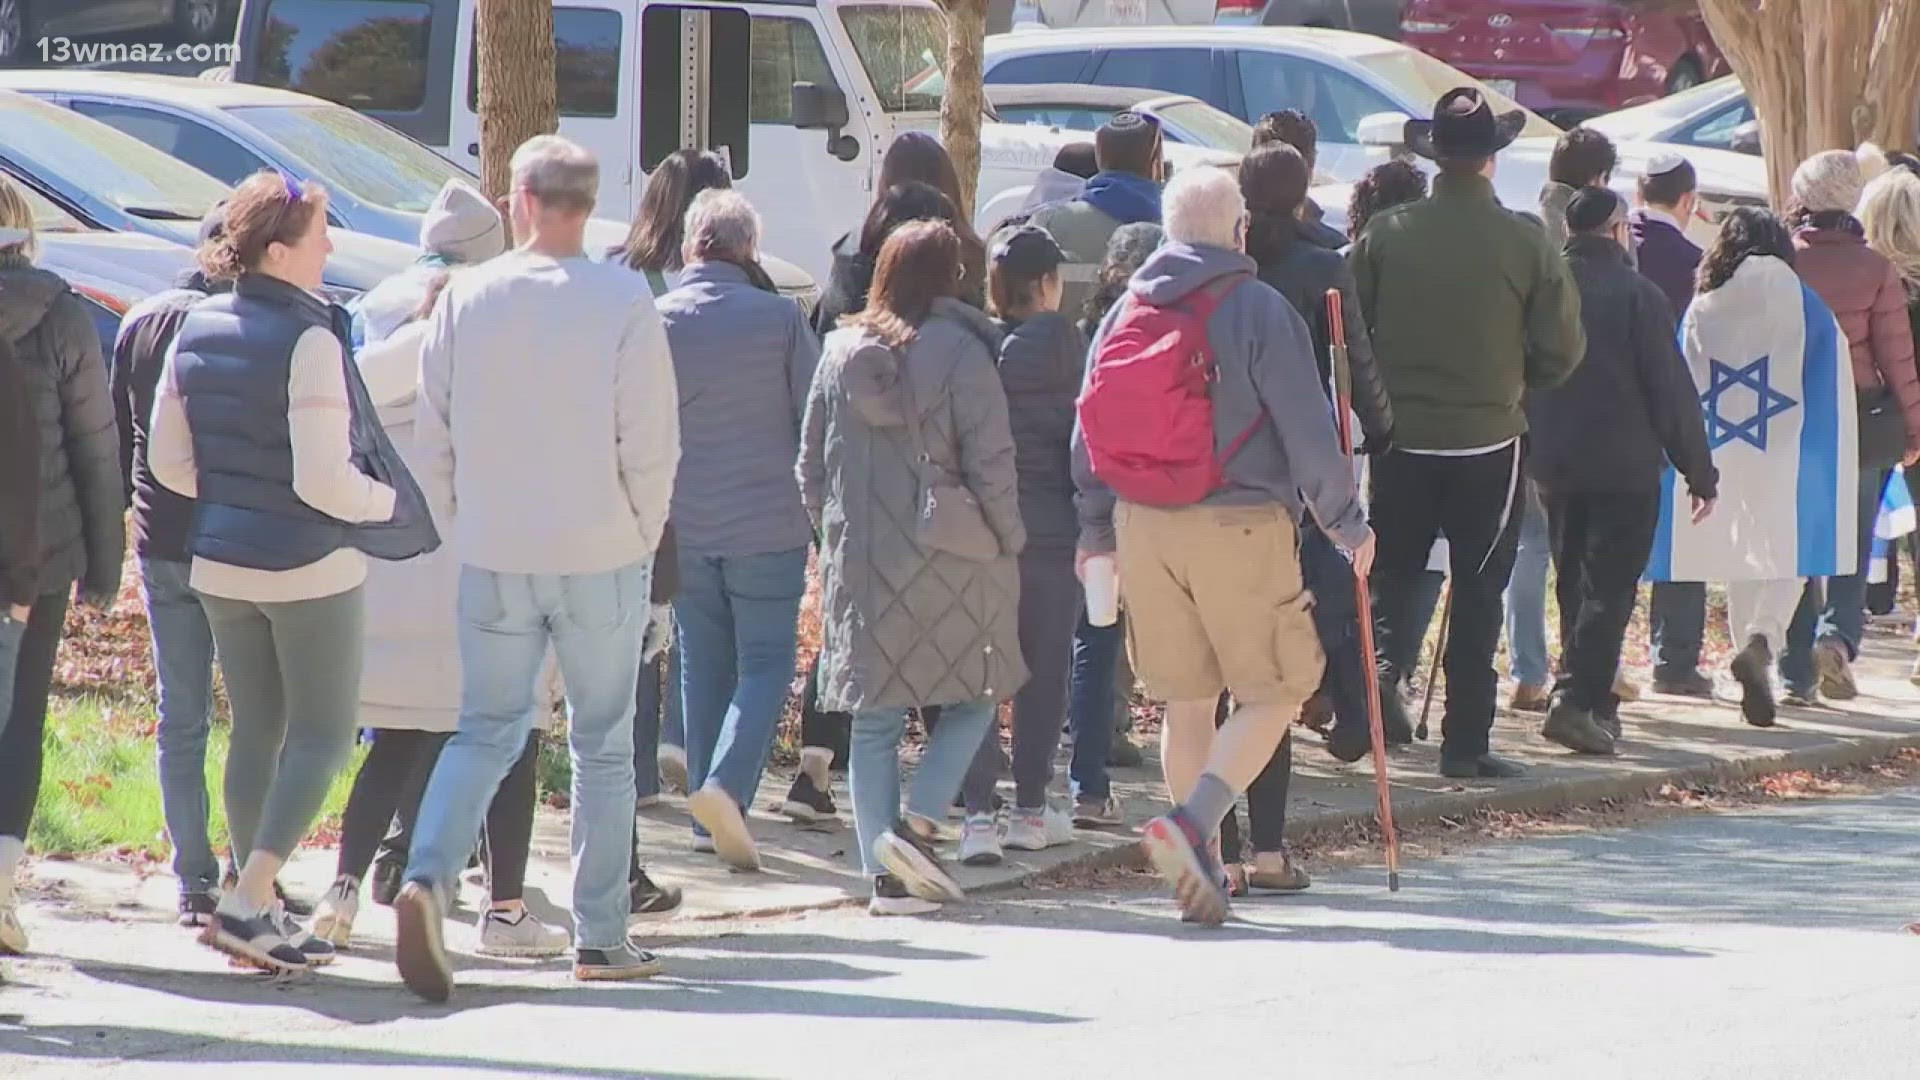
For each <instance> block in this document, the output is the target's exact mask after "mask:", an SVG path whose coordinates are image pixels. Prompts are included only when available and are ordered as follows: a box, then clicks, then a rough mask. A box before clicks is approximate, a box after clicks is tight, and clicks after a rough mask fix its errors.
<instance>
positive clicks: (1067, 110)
mask: <svg viewBox="0 0 1920 1080" xmlns="http://www.w3.org/2000/svg"><path fill="white" fill-rule="evenodd" d="M993 111H994V112H996V113H998V114H1000V119H1001V120H1003V121H1005V122H1006V123H1009V124H1041V125H1044V126H1047V127H1057V128H1064V129H1066V130H1068V131H1094V130H1096V129H1098V128H1099V127H1100V125H1101V124H1104V123H1106V122H1107V120H1108V119H1109V118H1110V117H1112V116H1113V113H1114V110H1112V109H1095V108H1092V107H1090V106H1086V105H1008V106H1004V107H1002V106H995V107H994V110H993Z"/></svg>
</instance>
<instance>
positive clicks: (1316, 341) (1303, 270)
mask: <svg viewBox="0 0 1920 1080" xmlns="http://www.w3.org/2000/svg"><path fill="white" fill-rule="evenodd" d="M1295 234H1296V235H1295V236H1294V239H1293V242H1292V243H1290V244H1288V245H1286V246H1285V247H1284V248H1282V249H1281V250H1280V251H1279V252H1278V253H1277V254H1275V255H1274V256H1273V257H1271V258H1270V259H1269V260H1268V261H1267V262H1264V263H1261V264H1260V280H1261V281H1264V282H1266V283H1267V284H1269V285H1271V286H1273V287H1274V288H1275V289H1278V290H1279V291H1280V295H1282V296H1284V297H1286V298H1287V300H1288V301H1289V302H1291V303H1292V304H1293V308H1294V310H1295V311H1298V312H1299V313H1300V317H1301V318H1302V319H1304V320H1306V323H1307V329H1308V330H1310V331H1312V332H1313V353H1314V356H1315V357H1316V358H1317V359H1318V360H1319V361H1320V381H1321V382H1322V383H1327V382H1329V381H1330V380H1331V379H1332V378H1333V372H1332V370H1331V369H1330V368H1329V367H1328V364H1329V357H1330V356H1331V353H1330V352H1329V351H1328V349H1329V346H1330V345H1331V344H1332V340H1333V339H1332V331H1331V330H1330V329H1329V327H1328V324H1327V290H1328V289H1339V290H1340V313H1341V316H1342V320H1343V321H1344V322H1345V323H1346V324H1347V366H1348V367H1350V368H1352V369H1353V411H1354V412H1355V413H1356V414H1357V415H1358V416H1359V417H1360V430H1361V433H1362V434H1364V435H1365V436H1366V438H1367V441H1368V443H1369V444H1370V445H1369V446H1368V449H1369V450H1372V451H1378V450H1384V449H1385V448H1386V446H1387V444H1388V443H1389V442H1391V440H1392V437H1393V406H1392V405H1391V404H1390V403H1389V402H1388V401H1387V384H1386V382H1385V381H1384V380H1383V379H1381V377H1380V365H1379V364H1378V363H1376V362H1375V361H1374V358H1373V343H1372V341H1370V340H1369V339H1368V337H1367V320H1366V318H1365V313H1364V312H1362V311H1361V310H1360V297H1359V295H1358V294H1357V293H1356V292H1355V290H1354V284H1353V271H1352V270H1351V269H1349V268H1348V267H1347V260H1346V259H1344V258H1342V257H1341V256H1340V253H1339V252H1337V251H1333V250H1331V249H1329V248H1325V247H1322V246H1320V245H1319V244H1318V243H1315V242H1314V241H1313V237H1312V235H1311V233H1310V231H1309V228H1308V227H1307V226H1304V225H1302V226H1298V227H1296V229H1295Z"/></svg>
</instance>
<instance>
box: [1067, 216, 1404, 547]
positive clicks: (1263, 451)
mask: <svg viewBox="0 0 1920 1080" xmlns="http://www.w3.org/2000/svg"><path fill="white" fill-rule="evenodd" d="M1255 269H1256V268H1255V266H1254V264H1253V260H1252V259H1250V258H1248V257H1247V256H1246V255H1244V254H1242V253H1241V252H1238V251H1233V250H1230V249H1227V248H1221V247H1212V246H1208V245H1196V244H1183V243H1174V242H1168V243H1167V244H1166V245H1164V246H1162V247H1161V248H1160V249H1159V250H1157V251H1155V252H1154V253H1153V254H1152V255H1150V256H1148V257H1147V261H1146V262H1145V263H1142V264H1141V266H1140V269H1139V270H1138V271H1136V272H1135V273H1134V275H1133V280H1132V281H1131V282H1130V283H1129V285H1128V288H1129V289H1130V290H1131V292H1132V294H1133V296H1134V298H1135V299H1136V300H1144V301H1146V302H1147V303H1150V304H1159V305H1166V304H1173V303H1177V302H1179V301H1180V300H1181V299H1183V298H1184V297H1186V296H1187V295H1188V294H1189V293H1192V292H1194V291H1195V290H1197V289H1200V288H1203V287H1205V286H1207V285H1209V284H1211V283H1213V282H1214V281H1216V280H1218V279H1219V278H1221V277H1224V276H1226V275H1228V274H1245V275H1246V278H1247V280H1245V281H1243V282H1241V283H1240V284H1239V285H1236V286H1234V287H1233V289H1232V291H1230V292H1228V293H1227V295H1226V298H1225V299H1223V300H1222V301H1221V302H1220V306H1219V307H1218V308H1217V309H1215V310H1214V313H1213V318H1212V319H1211V320H1210V321H1209V322H1208V324H1207V333H1208V336H1209V338H1210V339H1211V344H1212V346H1213V354H1214V361H1215V364H1216V366H1217V369H1218V377H1217V378H1216V379H1215V381H1214V384H1213V438H1214V445H1215V446H1216V447H1217V448H1220V449H1222V450H1224V449H1225V448H1226V447H1227V446H1228V445H1230V444H1231V443H1232V442H1233V440H1234V439H1236V438H1238V437H1239V435H1240V433H1241V432H1243V431H1245V430H1247V428H1248V427H1249V426H1250V425H1253V424H1254V423H1255V422H1256V421H1259V422H1260V426H1259V428H1258V429H1257V430H1256V431H1255V432H1254V434H1253V436H1252V437H1251V438H1249V439H1248V440H1247V442H1246V445H1245V446H1243V447H1242V448H1241V449H1240V452H1239V453H1238V454H1235V455H1234V456H1233V458H1232V459H1231V460H1229V461H1227V462H1226V483H1224V484H1222V485H1221V486H1220V488H1219V489H1218V490H1216V491H1215V492H1214V493H1213V494H1212V495H1209V496H1207V498H1206V499H1205V500H1204V501H1203V504H1204V505H1208V506H1257V505H1260V504H1262V503H1276V502H1277V503H1280V504H1282V505H1284V506H1286V507H1287V508H1288V509H1289V510H1291V511H1293V513H1294V515H1295V517H1296V518H1297V517H1298V516H1299V514H1300V513H1301V511H1302V510H1305V511H1306V512H1307V513H1310V514H1312V515H1313V519H1314V521H1316V522H1318V523H1319V525H1320V528H1321V529H1322V530H1323V531H1324V532H1326V534H1327V535H1328V536H1330V537H1332V538H1333V541H1334V542H1335V543H1336V544H1339V545H1340V546H1341V547H1344V548H1347V549H1349V550H1351V549H1352V548H1353V547H1355V546H1357V545H1358V544H1360V543H1361V542H1362V541H1364V540H1365V539H1366V537H1367V522H1366V513H1365V511H1364V509H1363V508H1362V507H1361V505H1360V498H1359V494H1358V493H1357V492H1356V491H1355V489H1354V481H1353V467H1352V466H1351V465H1350V464H1349V463H1348V461H1347V459H1346V456H1345V455H1343V454H1342V453H1341V452H1340V443H1339V441H1338V437H1337V436H1336V434H1335V432H1334V429H1333V411H1332V410H1331V409H1330V408H1328V407H1327V398H1326V394H1325V393H1324V391H1323V390H1322V388H1321V386H1320V365H1319V363H1318V362H1317V361H1316V360H1315V359H1314V354H1313V338H1312V336H1311V335H1310V334H1309V333H1308V331H1307V324H1306V323H1304V322H1302V321H1301V319H1300V315H1299V313H1298V312H1296V311H1295V310H1294V309H1293V305H1292V304H1291V303H1289V302H1288V301H1287V298H1286V297H1284V296H1282V295H1280V293H1279V292H1277V291H1276V290H1275V289H1274V288H1273V287H1272V286H1270V285H1268V284H1266V283H1265V282H1263V281H1261V280H1260V279H1259V278H1257V277H1255V276H1254V272H1255ZM1124 307H1125V305H1122V304H1116V305H1114V307H1113V310H1111V311H1109V312H1108V313H1107V317H1106V318H1105V319H1104V320H1102V322H1101V324H1100V329H1099V331H1098V332H1096V333H1095V334H1094V338H1093V345H1092V350H1091V351H1090V352H1089V353H1088V355H1089V356H1094V355H1097V354H1098V353H1099V350H1100V343H1101V341H1102V340H1103V339H1105V337H1106V336H1107V332H1108V330H1109V329H1110V328H1111V327H1112V325H1113V321H1114V319H1115V318H1116V317H1117V315H1118V313H1119V312H1120V311H1121V310H1123V309H1124ZM1088 375H1089V377H1090V376H1091V375H1092V369H1091V367H1089V369H1088ZM1084 392H1085V389H1084V385H1083V388H1082V393H1084ZM1263 415H1264V416H1265V420H1262V416H1263ZM1073 479H1074V484H1075V486H1077V487H1078V488H1079V491H1080V499H1079V509H1080V546H1081V547H1082V548H1083V549H1085V550H1087V551H1089V552H1094V553H1105V552H1111V551H1113V549H1114V538H1113V506H1114V494H1113V492H1112V490H1111V489H1109V488H1108V487H1107V485H1106V484H1104V483H1102V482H1101V481H1100V479H1099V478H1098V477H1096V476H1094V475H1093V469H1092V466H1091V465H1090V463H1089V461H1088V457H1087V444H1086V436H1085V433H1084V432H1083V431H1082V430H1081V429H1080V428H1079V427H1078V426H1077V425H1076V426H1075V428H1074V432H1073Z"/></svg>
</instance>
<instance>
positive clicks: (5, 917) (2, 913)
mask: <svg viewBox="0 0 1920 1080" xmlns="http://www.w3.org/2000/svg"><path fill="white" fill-rule="evenodd" d="M25 955H27V928H26V927H24V926H21V925H20V910H19V909H18V908H17V907H15V906H14V903H13V901H11V900H8V901H5V902H0V956H25Z"/></svg>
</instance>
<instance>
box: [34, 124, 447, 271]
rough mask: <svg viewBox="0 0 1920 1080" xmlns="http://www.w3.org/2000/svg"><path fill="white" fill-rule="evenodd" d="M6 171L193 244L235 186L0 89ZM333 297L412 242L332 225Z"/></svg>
mask: <svg viewBox="0 0 1920 1080" xmlns="http://www.w3.org/2000/svg"><path fill="white" fill-rule="evenodd" d="M0 169H4V170H5V171H6V172H7V173H8V174H9V175H10V176H12V177H13V178H14V179H15V180H17V181H19V182H20V183H21V184H23V185H24V186H26V187H28V188H30V189H32V190H33V191H34V192H35V193H37V194H38V195H39V196H40V197H41V198H42V199H44V200H45V201H47V202H50V203H52V204H53V205H55V206H57V207H59V208H60V209H61V210H62V211H64V212H65V213H67V214H69V215H71V216H73V217H74V218H76V219H78V220H79V221H80V222H82V223H83V224H85V225H87V226H89V227H91V228H96V229H107V230H111V231H113V232H136V233H145V234H147V235H149V236H155V237H158V238H160V239H162V240H167V241H171V242H173V243H176V244H183V245H188V246H191V245H192V244H193V243H194V242H195V240H196V238H197V234H198V232H199V228H200V219H201V217H203V216H204V215H205V214H206V212H207V210H208V209H209V208H210V207H212V206H213V204H214V203H215V202H218V201H219V200H220V199H222V198H224V197H225V196H226V194H227V192H228V190H229V186H228V185H226V184H223V183H221V182H220V181H218V180H216V179H214V178H213V177H211V176H208V175H207V174H206V173H203V172H201V171H200V170H198V169H195V168H193V167H192V166H190V165H187V164H184V163H182V162H180V161H178V160H176V159H174V158H171V157H168V156H167V155H166V154H163V153H161V152H160V151H158V150H155V149H154V148H152V147H150V146H148V145H147V144H146V143H143V142H141V141H140V140H139V139H135V138H132V137H131V136H128V135H124V134H122V133H120V132H119V131H116V130H114V129H113V128H110V127H108V126H107V125H105V124H102V123H99V122H97V121H94V120H89V119H87V118H86V117H84V116H81V115H80V114H79V113H76V112H72V111H70V110H68V109H62V108H60V107H59V106H57V105H51V104H48V103H46V102H44V101H37V100H35V99H33V98H31V97H28V96H26V95H24V94H18V93H14V92H12V91H0ZM330 235H331V237H332V239H333V244H334V252H333V256H332V258H330V259H329V260H328V263H327V288H328V293H329V297H330V298H331V299H335V300H345V299H349V298H351V297H352V296H354V295H356V294H358V293H360V292H363V291H365V290H367V289H370V288H372V287H373V286H374V285H375V284H376V283H377V282H379V281H380V280H381V279H383V278H385V277H387V276H389V275H391V274H394V273H396V272H398V271H399V270H401V269H403V268H405V267H406V266H407V265H408V264H409V263H411V262H412V261H413V258H414V253H413V249H412V248H410V247H408V246H406V245H404V244H398V243H395V242H393V241H391V240H384V239H381V238H379V237H374V236H364V235H361V234H359V233H355V232H350V231H348V230H346V229H341V228H334V229H332V230H330Z"/></svg>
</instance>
